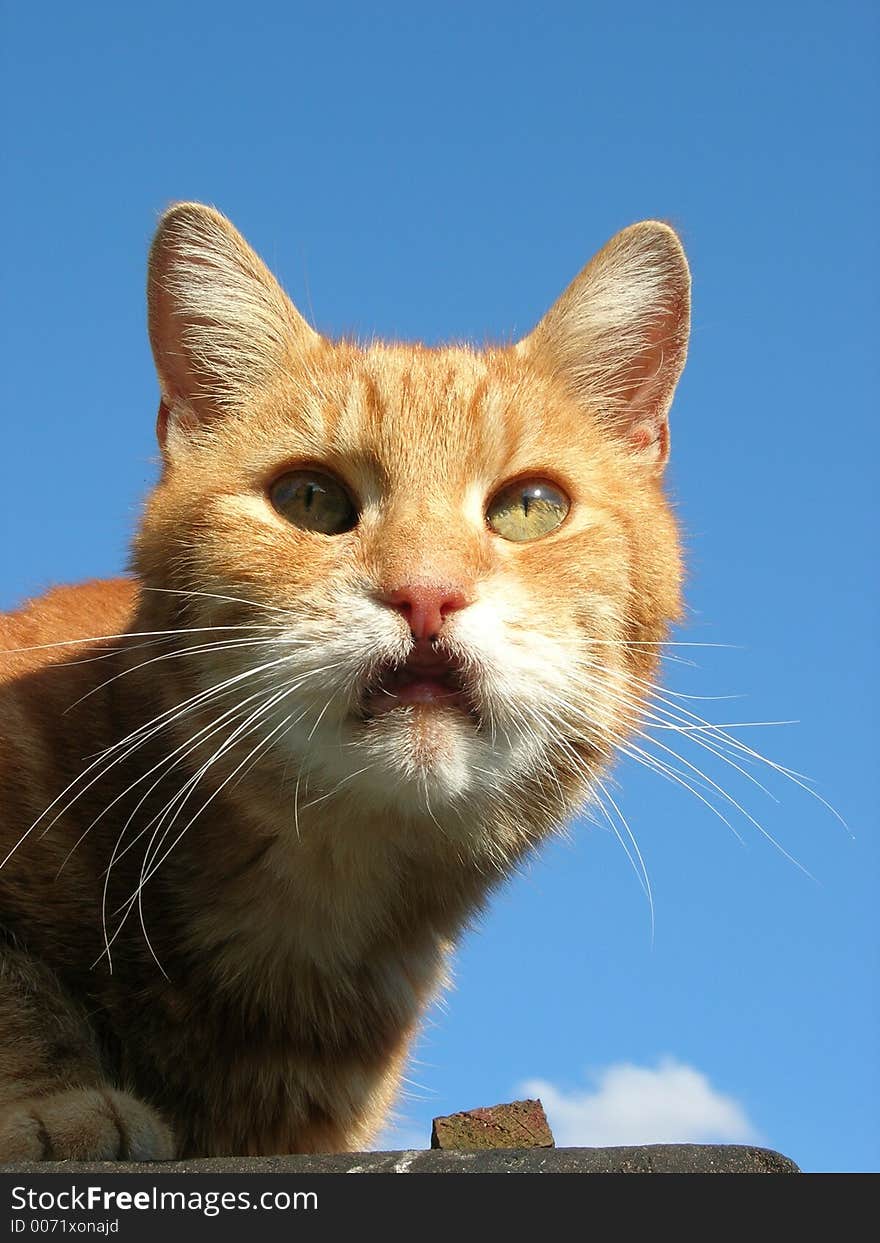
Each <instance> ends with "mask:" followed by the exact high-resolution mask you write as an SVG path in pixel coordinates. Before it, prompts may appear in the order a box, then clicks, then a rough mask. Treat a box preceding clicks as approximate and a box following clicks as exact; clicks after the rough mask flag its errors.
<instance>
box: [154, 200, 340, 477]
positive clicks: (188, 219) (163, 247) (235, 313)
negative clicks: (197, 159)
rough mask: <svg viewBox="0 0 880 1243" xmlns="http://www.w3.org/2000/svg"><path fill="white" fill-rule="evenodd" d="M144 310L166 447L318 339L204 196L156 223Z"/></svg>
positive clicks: (251, 391)
mask: <svg viewBox="0 0 880 1243" xmlns="http://www.w3.org/2000/svg"><path fill="white" fill-rule="evenodd" d="M147 307H148V313H149V328H150V343H151V344H152V347H153V357H154V359H155V361H156V371H157V372H158V375H159V386H160V389H161V392H162V405H161V408H160V414H159V424H158V433H159V440H160V442H161V444H162V448H163V450H164V451H165V452H166V454H168V453H169V452H172V451H173V449H174V446H175V444H177V443H179V442H180V438H181V437H184V438H185V437H186V436H187V435H190V434H192V433H193V432H195V431H197V430H198V429H199V428H202V427H207V426H210V424H211V423H212V422H213V421H214V420H216V419H219V418H222V417H225V416H227V415H230V414H236V413H238V412H240V411H243V410H246V409H247V407H248V404H249V403H250V402H251V401H252V399H253V398H254V396H255V394H257V393H258V392H259V391H260V390H261V389H263V388H264V387H265V386H266V385H267V384H269V383H270V382H271V381H272V379H273V377H274V376H275V375H277V374H279V373H281V372H282V371H283V370H284V369H285V368H286V367H289V366H292V365H295V360H296V359H297V357H301V356H302V355H303V354H304V353H305V352H307V351H308V350H310V349H311V348H313V347H314V346H316V345H317V344H318V343H319V342H320V341H321V340H322V338H321V337H320V336H319V335H318V333H317V332H315V330H314V329H313V328H311V327H310V326H309V324H307V323H306V321H305V320H304V319H303V317H302V316H301V315H300V313H299V311H297V309H296V308H295V307H294V305H293V303H292V302H291V301H290V299H289V298H288V297H287V294H285V292H284V290H283V289H282V288H281V286H280V285H279V284H278V282H277V281H276V279H275V277H274V276H273V275H272V273H271V272H270V271H269V269H268V268H267V267H266V265H265V264H264V263H263V261H262V260H261V259H260V258H259V256H258V255H257V254H256V253H255V252H254V251H253V250H252V249H251V247H250V246H249V245H248V244H247V242H246V241H245V240H244V238H243V237H242V236H241V234H240V233H239V232H238V230H237V229H235V228H234V227H233V226H232V225H231V224H230V222H229V221H228V220H227V219H226V217H225V216H223V215H221V214H220V212H218V211H215V210H214V209H213V208H212V207H206V206H204V205H203V204H202V203H176V204H174V206H173V207H170V208H169V209H168V211H166V212H165V214H164V215H163V217H162V219H161V220H160V221H159V227H158V229H157V230H156V236H155V238H154V240H153V245H152V247H151V249H150V262H149V275H148V280H147Z"/></svg>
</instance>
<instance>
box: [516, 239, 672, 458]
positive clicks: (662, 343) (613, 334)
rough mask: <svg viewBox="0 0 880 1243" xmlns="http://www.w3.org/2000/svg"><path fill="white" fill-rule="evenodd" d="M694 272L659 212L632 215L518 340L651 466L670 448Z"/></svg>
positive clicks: (525, 353) (520, 348)
mask: <svg viewBox="0 0 880 1243" xmlns="http://www.w3.org/2000/svg"><path fill="white" fill-rule="evenodd" d="M690 285H691V282H690V273H689V271H688V264H687V259H686V258H685V254H684V251H683V249H682V246H681V242H680V241H679V240H678V237H677V236H676V234H675V232H674V230H673V229H671V228H670V227H669V225H667V224H664V223H663V222H662V221H659V220H645V221H643V222H642V223H641V224H634V225H631V226H630V227H629V228H628V229H624V230H623V231H622V232H620V233H618V234H617V236H616V237H613V238H612V239H611V241H610V242H608V244H607V245H606V246H604V247H603V248H602V250H600V251H599V253H598V254H597V255H596V257H595V258H594V259H592V260H591V261H590V263H588V264H587V266H586V267H585V268H584V269H583V271H582V272H581V273H580V274H579V275H578V276H576V277H575V279H574V280H573V281H572V283H571V284H570V285H569V287H568V289H566V290H565V292H564V293H563V294H562V296H561V297H560V298H559V299H558V300H557V301H556V302H555V303H554V305H553V306H552V307H551V308H550V310H549V311H548V312H547V314H546V315H545V316H544V318H543V319H542V320H541V322H540V323H539V324H538V326H537V327H536V328H535V329H534V331H533V332H531V333H530V334H529V336H527V337H526V338H525V339H524V340H522V341H520V343H519V345H517V347H516V350H517V353H518V354H520V355H521V356H523V357H527V358H531V359H532V360H533V361H534V362H536V363H537V364H538V365H539V366H540V367H542V368H544V369H547V370H549V371H552V372H553V373H554V374H556V375H557V376H559V377H560V378H561V379H562V381H563V383H564V384H565V386H566V387H567V388H568V390H569V392H570V393H571V395H572V396H573V397H574V398H575V400H576V401H577V402H578V403H579V404H580V405H581V406H582V407H583V408H584V409H585V410H589V411H590V412H591V413H592V414H593V415H594V416H595V417H597V418H598V419H599V420H600V421H601V422H603V423H604V424H605V425H606V426H607V427H608V428H609V430H610V431H611V432H612V433H613V434H614V435H615V436H616V437H617V438H618V440H619V441H620V442H621V443H622V444H623V445H624V447H625V448H626V450H627V452H628V453H629V454H630V455H631V456H632V457H633V458H634V459H635V460H637V461H639V462H641V463H643V464H644V465H645V466H647V467H648V468H650V469H654V470H659V469H662V467H663V464H664V463H665V461H666V458H667V456H668V454H669V420H668V416H669V407H670V406H671V404H672V397H673V393H674V392H675V386H676V384H677V383H678V378H679V376H680V375H681V371H682V368H683V367H684V361H685V357H686V355H687V343H688V333H689V329H690Z"/></svg>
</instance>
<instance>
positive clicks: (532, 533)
mask: <svg viewBox="0 0 880 1243" xmlns="http://www.w3.org/2000/svg"><path fill="white" fill-rule="evenodd" d="M570 508H571V501H570V500H569V499H568V497H567V496H566V495H565V493H564V492H561V491H560V490H559V488H557V487H555V486H554V484H552V483H550V482H549V481H548V480H546V479H518V480H517V481H516V483H509V484H508V485H507V487H505V488H502V489H501V491H500V492H496V493H495V495H494V496H493V498H492V500H491V501H490V502H489V507H488V509H487V510H486V521H487V522H488V524H489V526H490V527H491V528H492V530H493V531H495V532H496V534H498V535H500V536H502V537H503V538H504V539H509V540H515V541H516V542H517V543H525V542H526V541H527V540H533V539H540V538H541V537H542V536H543V535H549V534H550V532H551V531H555V530H556V528H557V527H558V526H561V525H562V523H563V521H564V520H565V516H566V514H567V513H568V511H569V509H570Z"/></svg>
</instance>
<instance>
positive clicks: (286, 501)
mask: <svg viewBox="0 0 880 1243" xmlns="http://www.w3.org/2000/svg"><path fill="white" fill-rule="evenodd" d="M269 499H270V500H271V502H272V504H273V505H274V506H275V508H276V509H277V510H278V512H279V514H281V516H282V518H286V519H287V521H288V522H292V523H293V525H294V526H296V527H302V529H303V530H304V531H318V532H319V533H320V534H321V535H341V534H342V533H343V531H350V530H351V529H352V527H353V526H355V524H356V523H357V520H358V515H357V510H356V509H355V507H354V505H353V503H352V500H351V497H350V496H349V494H348V492H347V491H346V489H345V487H344V486H343V484H342V483H340V481H339V480H338V479H336V478H335V477H334V476H333V475H329V474H326V473H325V472H324V471H320V470H292V471H290V472H289V473H288V474H286V475H282V476H281V477H280V479H276V480H275V482H274V483H273V484H272V487H271V488H270V489H269Z"/></svg>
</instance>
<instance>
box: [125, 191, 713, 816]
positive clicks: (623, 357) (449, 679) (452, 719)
mask: <svg viewBox="0 0 880 1243" xmlns="http://www.w3.org/2000/svg"><path fill="white" fill-rule="evenodd" d="M148 294H149V325H150V338H151V342H152V346H153V353H154V357H155V361H156V367H157V371H158V376H159V383H160V387H161V406H160V415H159V424H158V431H159V440H160V443H161V447H162V457H163V471H162V477H161V480H160V482H159V484H158V486H157V488H156V490H155V491H154V493H153V494H152V496H151V498H150V499H149V501H148V504H147V508H146V513H145V517H144V521H143V524H142V526H141V529H140V532H139V534H138V537H137V540H136V545H135V559H134V560H135V568H136V570H137V572H138V573H139V575H140V578H141V580H142V582H143V583H144V585H145V587H146V588H147V589H150V590H147V591H145V593H144V596H143V600H144V605H143V607H144V609H145V610H146V611H147V613H148V615H149V617H150V620H151V623H152V624H153V625H154V626H155V628H159V627H160V626H161V625H162V624H174V625H177V626H186V627H192V628H193V630H192V633H193V635H194V637H195V640H197V641H198V642H199V643H200V644H201V645H202V646H203V647H204V649H205V650H204V651H203V652H201V653H199V654H198V659H197V661H196V665H197V668H198V674H197V679H198V683H199V686H200V692H199V693H202V694H203V696H204V698H203V700H202V701H199V704H198V707H199V711H200V712H201V713H202V714H203V715H205V719H206V720H209V719H210V717H211V714H212V713H213V715H214V717H215V718H217V717H219V716H220V713H221V711H222V712H225V711H227V710H228V709H230V707H231V706H233V707H234V708H235V709H236V712H235V713H234V714H231V715H230V716H229V718H228V732H231V731H232V730H233V729H239V730H240V733H239V735H238V737H237V738H236V739H235V746H236V748H238V750H237V751H236V755H240V756H241V758H242V759H244V758H245V757H246V756H252V759H250V760H249V761H248V762H249V763H251V764H253V766H254V770H255V771H258V772H263V773H268V772H269V771H271V772H272V774H273V776H274V777H276V779H277V780H281V777H280V776H279V774H286V785H284V786H283V789H284V790H286V794H283V795H281V796H280V798H281V800H282V801H283V800H284V798H288V799H289V800H291V801H292V798H293V793H292V787H293V782H294V780H297V781H299V780H301V779H302V778H303V775H304V774H305V776H306V777H307V778H308V780H309V782H310V790H311V793H312V796H314V795H315V794H316V793H317V796H318V797H319V798H322V797H331V796H333V795H334V794H338V795H339V796H340V797H342V796H343V794H344V795H345V796H346V797H348V798H349V799H350V800H352V801H354V803H355V804H357V805H359V806H363V807H367V806H370V807H374V808H379V809H385V810H388V811H391V812H393V813H394V814H395V815H397V816H398V817H400V818H403V819H407V818H409V819H413V818H415V819H419V818H422V819H425V818H434V819H437V817H438V816H439V817H440V818H441V819H442V820H443V821H444V822H445V821H446V820H447V819H449V818H450V817H451V819H453V820H455V819H456V818H460V817H461V814H462V813H463V812H464V811H465V810H471V809H474V808H478V807H481V806H483V807H486V808H494V809H495V811H496V813H498V812H499V809H506V814H508V815H509V814H513V813H515V814H516V815H517V816H519V817H520V819H522V820H523V821H525V822H527V823H529V824H530V825H534V826H539V825H540V826H546V825H549V824H550V823H552V822H556V821H558V820H559V818H560V817H562V816H565V815H568V814H570V812H571V811H572V810H574V808H575V807H576V806H577V804H578V803H579V802H580V801H582V800H583V799H584V798H585V797H587V796H588V794H589V791H590V787H591V784H592V782H593V781H594V780H595V779H596V778H597V777H598V776H599V775H600V773H601V771H602V768H603V766H604V765H605V764H606V763H607V761H608V759H609V757H610V756H611V755H612V754H613V752H614V749H615V746H616V745H617V744H618V743H619V742H620V741H621V740H622V739H623V738H624V737H625V736H626V734H627V731H628V729H629V728H630V727H631V725H632V723H633V721H634V719H635V718H636V717H637V714H638V705H639V702H640V700H641V698H642V691H643V689H644V680H645V679H647V678H649V677H650V676H651V675H652V672H653V669H654V668H655V664H656V658H657V654H658V645H659V644H660V643H661V641H662V640H663V638H664V637H665V634H666V630H667V627H668V625H669V623H670V621H671V620H672V619H674V618H675V616H676V615H677V613H678V609H679V590H680V579H681V566H680V556H679V547H678V540H677V535H676V528H675V523H674V521H673V518H672V516H671V513H670V510H669V507H668V504H667V502H666V500H665V498H664V494H663V489H662V471H663V466H664V463H665V461H666V457H667V455H668V451H669V431H668V412H669V407H670V404H671V401H672V396H673V391H674V388H675V385H676V382H677V380H678V377H679V375H680V373H681V369H682V367H683V365H684V359H685V353H686V348H687V334H688V321H689V275H688V269H687V264H686V260H685V257H684V254H683V252H682V249H681V246H680V244H679V241H678V239H677V237H676V235H675V233H674V232H673V231H672V230H671V229H670V228H668V227H667V226H666V225H664V224H660V223H657V222H654V221H649V222H645V223H642V224H637V225H633V226H632V227H631V228H628V229H625V230H624V231H623V232H621V233H619V234H618V235H617V236H616V237H615V238H614V239H613V240H612V241H611V242H609V243H608V245H606V246H605V248H604V249H603V250H601V251H600V252H599V254H598V255H597V256H596V257H595V258H594V259H593V260H592V261H591V262H590V263H589V264H588V266H587V267H586V268H584V270H583V271H582V272H581V273H580V275H578V276H577V277H576V278H575V280H574V281H573V282H572V284H571V285H570V286H569V287H568V289H567V290H566V291H565V292H564V293H563V295H562V296H561V297H560V298H559V300H558V301H557V302H556V303H555V305H554V306H553V307H552V308H551V309H550V311H548V313H547V314H546V315H545V316H544V318H543V319H542V320H541V321H540V323H539V324H538V325H537V327H536V328H535V329H534V331H533V332H531V333H530V334H529V335H528V336H527V337H525V338H524V339H523V340H521V341H520V342H519V343H518V344H515V345H509V346H497V347H493V348H489V349H485V350H481V351H477V350H473V349H469V348H462V347H443V348H426V347H424V346H420V345H408V344H396V343H392V344H373V345H370V346H366V347H363V348H361V347H359V346H357V345H354V344H352V343H350V342H332V341H330V340H328V339H326V338H324V337H322V336H320V335H319V334H318V333H317V332H316V331H315V330H314V329H313V328H311V327H310V326H309V325H308V324H307V323H306V321H305V320H304V319H303V317H302V316H301V315H300V314H299V312H298V311H297V310H296V309H295V308H294V306H293V305H292V303H291V302H290V300H289V299H288V298H287V296H286V295H285V293H284V292H283V291H282V289H281V287H280V286H279V285H278V283H277V282H276V280H275V278H274V277H273V276H272V275H271V273H270V272H269V271H268V270H267V268H266V267H265V266H264V265H263V263H262V262H261V261H260V259H259V258H258V257H257V256H256V255H255V253H254V252H253V251H252V250H251V249H250V247H249V246H248V245H247V243H246V242H245V241H244V240H243V238H242V237H241V236H240V235H239V234H238V233H237V232H236V230H235V229H234V228H233V226H232V225H231V224H230V223H229V222H228V221H227V220H226V219H225V218H224V217H223V216H221V215H220V214H219V213H218V212H216V211H214V210H212V209H210V208H207V207H204V206H201V205H198V204H189V203H185V204H179V205H177V206H174V207H172V208H171V209H170V210H169V211H168V212H167V213H166V214H165V215H164V217H163V218H162V220H161V222H160V225H159V228H158V232H157V235H156V238H155V241H154V243H153V247H152V252H151V256H150V270H149V289H148ZM203 627H204V629H202V628H203ZM222 627H228V628H229V629H220V628H222ZM233 627H241V629H233ZM212 628H217V629H214V630H212ZM172 663H175V664H176V663H177V662H172ZM163 676H165V675H164V674H163ZM169 676H170V675H169ZM218 688H222V689H218ZM220 736H221V737H224V736H225V735H224V734H223V733H222V732H221V734H220ZM276 788H282V787H277V786H276ZM464 819H465V820H466V819H467V817H464Z"/></svg>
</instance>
